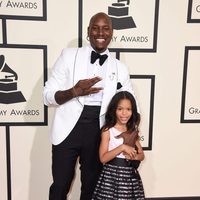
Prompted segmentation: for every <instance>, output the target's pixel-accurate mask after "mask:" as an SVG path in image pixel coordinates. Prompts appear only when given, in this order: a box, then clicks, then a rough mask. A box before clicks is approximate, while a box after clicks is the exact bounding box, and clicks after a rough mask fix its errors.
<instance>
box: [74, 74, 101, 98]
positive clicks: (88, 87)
mask: <svg viewBox="0 0 200 200" xmlns="http://www.w3.org/2000/svg"><path fill="white" fill-rule="evenodd" d="M101 80H102V79H101V78H100V77H98V76H96V77H94V78H91V79H83V80H80V81H78V82H77V83H76V85H75V86H74V87H73V92H74V96H76V97H78V96H85V95H89V94H94V93H98V92H99V91H100V90H102V89H103V88H102V87H92V86H94V85H95V84H96V83H98V82H99V81H101Z"/></svg>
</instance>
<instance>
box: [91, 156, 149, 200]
mask: <svg viewBox="0 0 200 200" xmlns="http://www.w3.org/2000/svg"><path fill="white" fill-rule="evenodd" d="M144 199H145V195H144V188H143V184H142V180H141V177H140V175H139V173H138V171H137V169H135V168H134V167H133V165H131V164H130V163H129V162H127V161H126V160H125V159H122V158H115V159H113V160H112V161H110V162H108V163H106V164H105V165H104V166H103V169H102V172H101V174H100V176H99V179H98V182H97V184H96V187H95V190H94V193H93V197H92V200H144Z"/></svg>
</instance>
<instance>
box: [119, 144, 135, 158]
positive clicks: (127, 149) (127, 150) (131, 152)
mask: <svg viewBox="0 0 200 200" xmlns="http://www.w3.org/2000/svg"><path fill="white" fill-rule="evenodd" d="M122 149H123V150H122V151H123V154H124V155H125V158H126V159H128V160H134V159H135V157H136V155H137V152H136V150H135V149H134V148H133V147H131V146H128V145H126V144H123V145H122Z"/></svg>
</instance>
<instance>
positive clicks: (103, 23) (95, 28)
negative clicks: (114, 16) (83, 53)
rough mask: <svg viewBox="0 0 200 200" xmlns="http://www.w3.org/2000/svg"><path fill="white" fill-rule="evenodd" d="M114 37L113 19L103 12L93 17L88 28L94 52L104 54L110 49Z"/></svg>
mask: <svg viewBox="0 0 200 200" xmlns="http://www.w3.org/2000/svg"><path fill="white" fill-rule="evenodd" d="M112 35H113V28H112V21H111V18H110V17H109V16H108V15H107V14H105V13H103V12H100V13H97V14H95V15H93V16H92V18H91V19H90V23H89V27H88V36H89V39H90V44H91V46H92V47H93V48H94V50H96V51H97V52H99V53H102V52H104V51H105V50H106V49H107V48H108V45H109V43H110V41H111V39H112Z"/></svg>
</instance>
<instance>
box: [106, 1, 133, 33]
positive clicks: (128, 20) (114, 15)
mask: <svg viewBox="0 0 200 200" xmlns="http://www.w3.org/2000/svg"><path fill="white" fill-rule="evenodd" d="M123 1H125V2H126V3H121V2H123ZM129 4H130V0H117V3H113V4H112V6H109V7H108V15H109V16H110V17H111V19H112V24H113V29H116V30H120V29H129V28H135V27H136V25H135V22H134V20H133V18H132V17H131V16H128V14H129V7H128V5H129Z"/></svg>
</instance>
